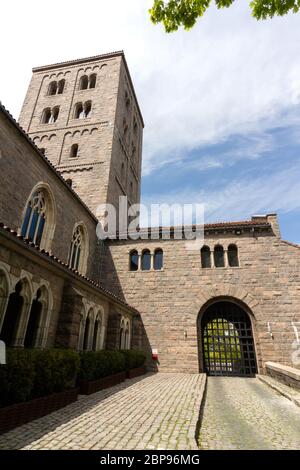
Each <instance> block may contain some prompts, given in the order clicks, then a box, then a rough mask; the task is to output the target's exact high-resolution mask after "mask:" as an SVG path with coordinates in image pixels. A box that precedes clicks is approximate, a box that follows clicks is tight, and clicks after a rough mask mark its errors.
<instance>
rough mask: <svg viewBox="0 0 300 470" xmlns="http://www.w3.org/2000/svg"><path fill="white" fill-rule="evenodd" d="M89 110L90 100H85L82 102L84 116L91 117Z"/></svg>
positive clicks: (90, 106)
mask: <svg viewBox="0 0 300 470" xmlns="http://www.w3.org/2000/svg"><path fill="white" fill-rule="evenodd" d="M91 112H92V102H91V101H87V102H86V103H84V117H86V118H89V117H91Z"/></svg>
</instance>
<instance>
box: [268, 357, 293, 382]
mask: <svg viewBox="0 0 300 470" xmlns="http://www.w3.org/2000/svg"><path fill="white" fill-rule="evenodd" d="M265 367H266V369H267V370H268V369H270V370H273V371H275V372H278V373H279V374H282V375H285V376H287V377H289V378H291V379H293V380H296V381H297V382H299V386H300V369H295V367H290V366H286V365H284V364H279V363H278V362H266V363H265Z"/></svg>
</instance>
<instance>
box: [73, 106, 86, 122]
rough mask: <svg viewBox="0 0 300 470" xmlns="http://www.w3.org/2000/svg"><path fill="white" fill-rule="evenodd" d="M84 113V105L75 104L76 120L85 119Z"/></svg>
mask: <svg viewBox="0 0 300 470" xmlns="http://www.w3.org/2000/svg"><path fill="white" fill-rule="evenodd" d="M83 118H84V112H83V105H82V103H77V104H75V112H74V119H83Z"/></svg>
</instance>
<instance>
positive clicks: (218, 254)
mask: <svg viewBox="0 0 300 470" xmlns="http://www.w3.org/2000/svg"><path fill="white" fill-rule="evenodd" d="M214 262H215V267H216V268H224V266H225V260H224V248H223V247H222V246H221V245H216V246H215V249H214Z"/></svg>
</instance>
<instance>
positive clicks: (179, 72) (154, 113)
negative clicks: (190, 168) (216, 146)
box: [0, 0, 300, 174]
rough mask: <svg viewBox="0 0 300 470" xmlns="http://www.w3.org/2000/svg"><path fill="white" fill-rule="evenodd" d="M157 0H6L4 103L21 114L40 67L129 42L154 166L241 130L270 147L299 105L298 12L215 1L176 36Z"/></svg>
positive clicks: (148, 163)
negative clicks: (151, 11) (154, 8)
mask: <svg viewBox="0 0 300 470" xmlns="http://www.w3.org/2000/svg"><path fill="white" fill-rule="evenodd" d="M151 3H152V1H151V0H143V1H141V0H130V1H128V2H124V0H110V1H109V2H108V1H103V0H102V1H101V0H90V1H89V2H88V3H87V4H86V5H84V4H83V3H82V0H73V1H72V3H71V2H68V1H66V0H52V1H51V7H49V6H48V7H47V8H46V9H43V8H42V4H41V1H40V0H27V1H26V2H24V1H21V0H11V1H10V2H4V3H3V5H2V7H1V20H2V21H1V31H0V40H1V44H2V45H3V44H7V48H6V49H5V48H3V47H2V51H1V52H2V67H1V69H2V74H1V75H0V89H1V91H2V97H1V98H2V100H3V103H4V104H5V105H6V106H7V107H8V108H9V109H10V110H11V111H12V112H13V114H14V115H15V116H17V115H18V113H19V110H20V106H21V103H22V100H23V97H24V95H25V92H26V88H27V85H28V83H29V79H30V75H31V67H32V66H36V65H42V64H46V63H52V62H58V61H62V60H66V59H72V58H77V57H84V56H89V55H94V54H98V53H102V52H108V51H112V50H118V49H125V52H126V55H127V59H128V63H129V67H130V70H131V73H132V77H133V81H134V83H135V85H136V90H137V95H138V98H139V101H140V104H141V108H142V112H143V114H144V117H145V123H146V129H145V139H144V142H145V145H144V173H145V174H147V173H150V172H151V171H153V170H155V169H158V168H160V167H161V166H162V165H164V164H167V163H169V162H183V161H184V160H185V158H186V157H185V156H186V154H187V153H188V152H190V151H192V150H193V149H196V148H199V147H201V146H203V145H205V144H211V143H218V142H222V141H224V140H226V139H227V138H229V137H230V136H232V135H238V134H241V135H245V136H248V135H249V134H255V135H259V134H260V135H261V137H262V139H260V140H259V142H258V144H257V145H261V148H260V149H259V148H258V147H257V146H256V147H257V152H258V154H259V152H263V151H264V147H265V146H266V145H267V146H268V145H269V144H270V142H269V141H268V140H266V141H263V138H264V137H265V135H264V134H263V132H264V130H266V129H268V128H270V127H273V126H277V125H278V124H280V123H282V121H281V120H282V115H283V113H285V112H286V111H288V115H289V120H291V119H292V116H293V113H295V116H296V115H297V113H298V107H299V103H300V59H299V50H298V49H299V41H300V28H299V15H289V16H287V17H284V18H274V19H273V20H272V21H267V22H257V21H256V20H254V19H252V17H251V14H250V10H249V7H248V1H247V2H235V4H234V5H233V6H232V7H231V8H229V9H228V10H223V11H216V10H215V8H210V10H209V12H208V14H207V15H206V16H205V18H203V19H201V20H200V21H199V22H198V24H197V26H196V27H195V28H194V29H193V30H192V31H191V32H185V31H179V32H177V33H174V34H171V35H167V34H165V33H164V31H163V29H162V27H161V26H154V25H152V24H151V23H150V21H149V17H148V13H147V9H148V8H149V6H150V5H151ZM3 71H5V72H6V73H3ZM285 122H286V121H285ZM249 149H250V150H253V142H252V144H251V145H250V147H249ZM258 154H257V155H258ZM252 156H255V152H254V153H253V154H252ZM237 157H238V156H235V157H234V156H233V158H237ZM244 157H245V158H249V151H248V157H247V152H246V151H245V147H244V148H243V149H241V153H240V158H244ZM221 160H222V159H221ZM204 163H205V161H204ZM206 163H207V164H208V165H209V164H215V165H222V164H223V163H222V161H219V159H217V160H216V159H215V160H214V161H213V160H212V159H210V160H209V159H208V160H207V161H206Z"/></svg>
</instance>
